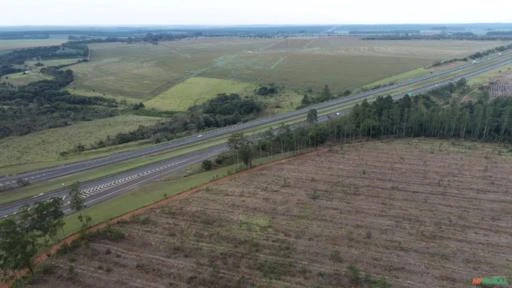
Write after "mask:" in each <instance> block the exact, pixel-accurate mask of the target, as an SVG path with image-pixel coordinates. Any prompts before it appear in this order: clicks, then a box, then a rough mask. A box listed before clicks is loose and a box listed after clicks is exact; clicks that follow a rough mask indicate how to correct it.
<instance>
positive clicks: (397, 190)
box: [32, 139, 512, 288]
mask: <svg viewBox="0 0 512 288" xmlns="http://www.w3.org/2000/svg"><path fill="white" fill-rule="evenodd" d="M511 175H512V153H511V150H510V149H509V148H505V147H501V146H498V145H490V144H474V143H467V142H455V143H452V142H450V141H441V140H424V139H422V140H400V141H386V142H369V143H363V144H351V145H345V146H344V147H343V148H339V147H335V148H332V149H330V150H329V151H327V150H322V151H319V152H317V153H312V154H308V155H305V156H302V157H299V158H296V159H291V160H288V161H284V162H279V163H277V164H275V165H269V166H266V167H264V168H262V169H258V170H255V171H252V172H250V173H243V174H240V175H235V176H234V177H231V178H230V179H229V181H220V182H217V183H214V184H211V185H209V186H206V187H205V188H203V189H201V190H200V191H198V192H197V193H193V194H188V195H187V194H185V195H186V197H185V196H182V197H180V198H179V199H177V200H176V201H170V202H169V203H168V204H167V205H163V206H162V207H159V208H155V209H153V210H150V211H147V213H145V214H144V215H141V216H137V217H135V218H133V219H131V220H126V221H124V222H122V223H119V224H116V225H115V228H116V229H119V230H121V231H123V232H124V233H125V234H126V238H125V239H124V240H121V241H118V242H113V241H108V240H94V241H92V242H90V243H89V245H87V246H83V247H81V248H79V249H78V250H76V251H74V252H72V253H69V254H66V255H64V256H58V257H56V258H53V259H51V260H50V261H48V262H47V263H46V264H44V265H45V269H43V270H44V271H45V273H43V274H42V275H40V276H37V277H35V280H34V283H33V284H32V285H33V286H34V287H56V288H59V287H66V288H67V287H353V286H354V285H353V284H352V283H351V278H353V277H351V276H350V273H347V267H348V266H349V265H350V264H353V265H354V266H356V267H358V268H360V269H361V270H362V271H365V272H367V273H368V274H371V275H372V276H374V277H380V276H383V277H385V278H386V280H387V282H389V283H391V284H392V286H393V287H447V288H448V287H450V288H452V287H469V286H470V281H471V278H473V277H477V276H494V275H510V274H512V270H511V269H512V266H511V264H512V262H511V261H512V213H511V211H512V176H511ZM69 267H73V268H69Z"/></svg>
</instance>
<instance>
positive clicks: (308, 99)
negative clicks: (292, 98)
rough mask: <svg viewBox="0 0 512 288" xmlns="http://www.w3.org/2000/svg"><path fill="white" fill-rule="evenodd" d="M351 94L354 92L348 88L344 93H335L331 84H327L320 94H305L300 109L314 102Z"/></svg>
mask: <svg viewBox="0 0 512 288" xmlns="http://www.w3.org/2000/svg"><path fill="white" fill-rule="evenodd" d="M311 92H312V91H311ZM350 94H352V91H350V90H348V89H347V90H345V91H344V92H343V93H340V94H338V95H335V94H334V93H332V92H331V89H330V88H329V85H325V86H324V88H323V89H322V92H320V94H319V95H318V96H312V95H309V94H305V95H304V97H303V98H302V102H301V106H300V107H298V109H300V108H304V107H307V106H309V105H312V104H316V103H322V102H325V101H329V100H332V99H336V98H340V97H346V96H349V95H350Z"/></svg>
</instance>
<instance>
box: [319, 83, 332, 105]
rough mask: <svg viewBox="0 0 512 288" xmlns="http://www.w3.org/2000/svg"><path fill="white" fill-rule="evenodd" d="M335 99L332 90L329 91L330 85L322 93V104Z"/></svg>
mask: <svg viewBox="0 0 512 288" xmlns="http://www.w3.org/2000/svg"><path fill="white" fill-rule="evenodd" d="M332 98H333V96H332V92H331V89H329V85H325V86H324V89H323V90H322V93H320V102H324V101H328V100H331V99H332Z"/></svg>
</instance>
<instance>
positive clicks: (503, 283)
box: [471, 276, 510, 288]
mask: <svg viewBox="0 0 512 288" xmlns="http://www.w3.org/2000/svg"><path fill="white" fill-rule="evenodd" d="M471 283H472V284H473V286H476V287H489V288H490V287H500V288H501V287H509V286H510V284H509V283H510V282H509V281H508V279H507V278H505V277H501V276H496V277H483V278H473V281H472V282H471Z"/></svg>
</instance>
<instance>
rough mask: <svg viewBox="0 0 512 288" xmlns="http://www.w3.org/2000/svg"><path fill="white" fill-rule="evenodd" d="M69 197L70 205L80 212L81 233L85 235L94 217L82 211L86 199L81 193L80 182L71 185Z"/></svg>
mask: <svg viewBox="0 0 512 288" xmlns="http://www.w3.org/2000/svg"><path fill="white" fill-rule="evenodd" d="M69 198H70V201H69V205H70V207H71V209H72V210H73V211H75V212H80V214H79V215H78V221H80V223H81V230H80V233H81V234H82V236H83V235H84V233H85V230H86V229H87V228H88V227H89V226H90V224H91V222H92V218H91V216H89V215H83V214H82V213H81V211H82V210H83V209H84V208H85V199H84V197H83V196H82V194H81V193H80V182H75V183H73V184H72V185H71V187H70V190H69Z"/></svg>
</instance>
